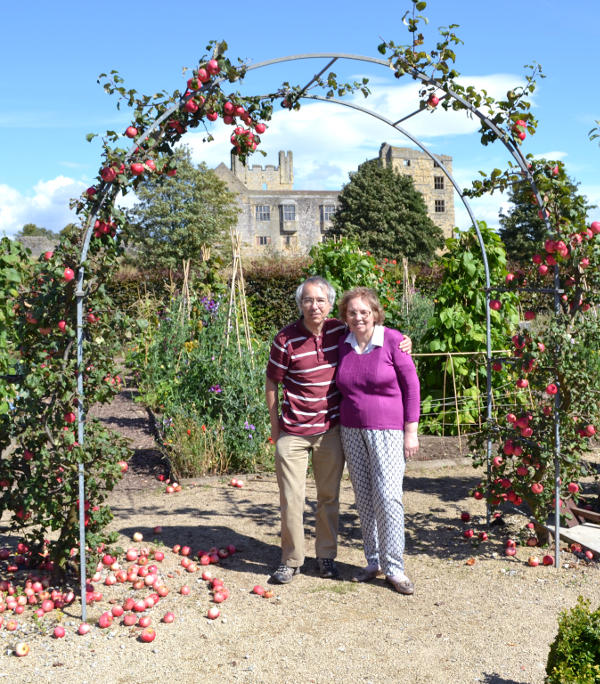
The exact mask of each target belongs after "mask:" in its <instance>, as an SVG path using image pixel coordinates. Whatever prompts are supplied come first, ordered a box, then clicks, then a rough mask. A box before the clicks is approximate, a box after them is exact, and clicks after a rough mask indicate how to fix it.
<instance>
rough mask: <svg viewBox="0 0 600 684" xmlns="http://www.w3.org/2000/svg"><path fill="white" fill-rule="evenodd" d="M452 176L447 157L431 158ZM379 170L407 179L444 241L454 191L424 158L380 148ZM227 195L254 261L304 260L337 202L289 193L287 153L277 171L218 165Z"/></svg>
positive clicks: (328, 195) (321, 194)
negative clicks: (388, 168)
mask: <svg viewBox="0 0 600 684" xmlns="http://www.w3.org/2000/svg"><path fill="white" fill-rule="evenodd" d="M437 158H438V159H439V160H440V161H441V162H442V163H443V164H444V166H445V167H446V168H447V169H448V170H449V171H450V172H451V171H452V157H448V156H446V155H437ZM379 159H380V161H381V163H382V164H384V165H388V164H391V165H392V168H394V169H395V170H396V171H397V172H398V173H401V174H408V175H410V176H412V178H413V181H414V184H415V188H416V189H417V190H418V191H419V192H421V194H422V195H423V197H424V199H425V203H426V205H427V211H428V214H429V216H430V218H431V219H432V220H433V222H434V223H436V224H437V225H439V226H440V227H441V228H442V230H443V231H444V237H449V236H450V235H451V233H452V230H453V228H454V189H453V187H452V185H451V184H450V183H449V182H448V181H447V179H446V177H445V176H444V174H443V173H442V172H441V170H440V169H439V166H437V162H435V163H434V162H433V161H432V160H431V159H430V158H429V157H428V156H427V155H426V154H424V153H423V152H420V151H419V150H414V149H412V148H409V147H392V146H391V145H388V144H387V143H383V144H382V145H381V147H380V150H379ZM215 173H216V174H217V176H218V177H219V178H221V180H223V181H224V182H225V183H226V184H227V187H228V188H229V190H230V191H231V192H234V193H236V195H237V200H238V204H239V206H240V209H241V211H240V214H239V218H238V225H237V230H238V231H239V233H240V235H241V239H242V245H243V250H244V253H245V254H246V255H248V256H259V255H261V254H266V253H272V254H282V255H286V254H288V255H293V254H294V255H296V254H306V253H307V252H308V251H309V250H310V248H311V247H312V246H313V245H314V244H316V243H317V242H321V240H322V237H323V233H324V232H325V230H326V229H327V228H328V227H329V226H330V224H331V217H332V216H333V214H334V212H335V210H336V207H337V201H338V195H339V192H338V191H335V190H294V166H293V156H292V153H291V152H279V166H273V165H267V166H264V167H263V166H259V165H254V166H251V167H248V166H245V165H244V164H242V163H241V162H240V160H239V159H238V157H237V156H236V155H234V154H232V155H231V168H227V166H226V165H225V164H223V163H221V164H219V166H217V168H216V169H215Z"/></svg>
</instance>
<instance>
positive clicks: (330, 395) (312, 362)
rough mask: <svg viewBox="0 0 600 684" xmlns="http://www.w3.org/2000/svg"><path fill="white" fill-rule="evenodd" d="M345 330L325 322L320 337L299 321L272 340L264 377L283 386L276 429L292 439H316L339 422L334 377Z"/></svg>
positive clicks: (335, 322)
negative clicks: (313, 436)
mask: <svg viewBox="0 0 600 684" xmlns="http://www.w3.org/2000/svg"><path fill="white" fill-rule="evenodd" d="M346 332H347V329H346V326H345V324H344V323H342V322H341V321H338V320H337V319H335V318H328V319H327V320H326V321H325V323H324V324H323V329H322V331H321V334H320V335H313V334H312V333H311V332H310V331H309V330H308V329H307V328H305V327H304V324H303V323H302V319H300V320H298V321H296V322H295V323H292V324H291V325H288V326H286V327H285V328H284V329H283V330H281V331H280V332H279V333H277V335H276V336H275V340H274V341H273V344H272V345H271V354H270V356H269V363H268V365H267V377H269V378H270V379H271V380H273V382H276V383H278V384H282V386H283V400H282V403H281V415H280V418H279V427H280V429H281V430H283V431H284V432H287V433H289V434H292V435H318V434H320V433H322V432H326V431H327V430H329V429H330V428H332V427H333V426H334V425H336V424H337V422H338V421H339V415H340V393H339V392H338V390H337V388H336V386H335V382H334V377H335V371H336V368H337V364H338V342H339V340H340V337H342V335H344V334H345V333H346Z"/></svg>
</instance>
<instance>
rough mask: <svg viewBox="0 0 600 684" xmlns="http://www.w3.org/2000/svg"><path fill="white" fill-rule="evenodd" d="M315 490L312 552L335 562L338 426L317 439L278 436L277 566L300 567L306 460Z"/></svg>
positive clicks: (339, 456)
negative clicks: (278, 530)
mask: <svg viewBox="0 0 600 684" xmlns="http://www.w3.org/2000/svg"><path fill="white" fill-rule="evenodd" d="M311 454H312V466H313V473H314V476H315V485H316V488H317V512H316V524H315V528H316V529H315V536H316V541H315V551H316V555H317V558H335V556H336V554H337V532H338V518H339V499H340V480H341V478H342V472H343V469H344V453H343V451H342V444H341V441H340V428H339V425H336V426H335V427H333V428H331V429H330V430H328V431H327V432H324V433H322V434H320V435H311V436H308V437H300V436H298V435H290V434H288V433H286V432H282V433H281V435H280V437H279V439H278V440H277V448H276V450H275V467H276V471H277V483H278V484H279V499H280V506H281V562H282V563H284V564H285V565H287V566H289V567H291V568H299V567H300V566H301V565H302V564H303V563H304V521H303V516H304V505H305V496H306V472H307V468H308V458H309V455H311Z"/></svg>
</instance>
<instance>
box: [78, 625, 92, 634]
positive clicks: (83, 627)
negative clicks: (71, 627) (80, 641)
mask: <svg viewBox="0 0 600 684" xmlns="http://www.w3.org/2000/svg"><path fill="white" fill-rule="evenodd" d="M90 629H91V627H90V626H89V625H88V623H87V622H82V623H80V625H79V627H78V628H77V634H80V635H81V636H83V635H84V634H87V633H88V632H89V631H90Z"/></svg>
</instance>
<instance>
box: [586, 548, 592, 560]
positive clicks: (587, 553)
mask: <svg viewBox="0 0 600 684" xmlns="http://www.w3.org/2000/svg"><path fill="white" fill-rule="evenodd" d="M585 557H586V558H587V559H588V560H594V552H593V551H590V550H589V549H588V550H587V551H586V552H585Z"/></svg>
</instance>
